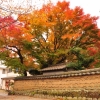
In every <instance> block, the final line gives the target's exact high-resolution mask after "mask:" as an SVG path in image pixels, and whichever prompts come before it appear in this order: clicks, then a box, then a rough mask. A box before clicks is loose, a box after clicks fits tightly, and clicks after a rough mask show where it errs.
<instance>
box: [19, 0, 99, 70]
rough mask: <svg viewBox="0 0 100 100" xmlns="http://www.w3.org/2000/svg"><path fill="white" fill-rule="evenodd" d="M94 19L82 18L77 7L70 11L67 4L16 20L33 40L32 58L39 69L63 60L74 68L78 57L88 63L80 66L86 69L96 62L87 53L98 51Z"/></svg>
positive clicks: (50, 4) (53, 6)
mask: <svg viewBox="0 0 100 100" xmlns="http://www.w3.org/2000/svg"><path fill="white" fill-rule="evenodd" d="M97 19H98V17H95V16H91V15H90V14H85V13H84V12H83V9H82V8H80V7H75V8H74V9H71V8H70V7H69V2H66V1H63V2H58V3H57V4H56V5H53V4H52V3H49V4H47V5H44V6H43V7H42V8H41V9H40V10H35V11H34V12H32V13H31V14H28V15H26V16H25V15H22V16H20V17H19V20H20V21H22V22H23V23H25V27H26V28H27V29H29V30H30V34H32V35H33V37H34V38H33V46H34V47H33V49H32V51H31V52H32V53H31V54H32V56H34V57H35V58H36V62H37V63H38V64H39V65H40V66H41V67H42V68H44V67H48V66H49V65H52V64H59V63H62V62H65V61H66V60H67V62H75V64H76V63H77V62H79V61H81V59H83V57H79V54H80V55H85V56H84V58H87V59H88V62H85V63H87V65H86V64H85V65H83V62H84V61H86V59H84V61H83V62H81V63H82V64H81V65H80V66H81V67H83V68H85V67H89V65H90V64H88V63H92V62H93V61H94V59H95V58H94V56H91V57H90V55H89V53H88V50H89V48H91V47H94V48H97V46H96V45H95V44H96V43H97V42H98V41H99V40H100V37H99V28H98V26H97V22H96V20H97ZM98 43H99V42H98ZM72 51H73V52H72ZM91 52H92V50H91ZM77 53H78V54H77ZM82 53H83V54H82ZM79 59H80V60H79ZM77 66H79V63H78V65H77ZM79 69H81V68H79Z"/></svg>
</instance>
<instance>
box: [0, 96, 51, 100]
mask: <svg viewBox="0 0 100 100" xmlns="http://www.w3.org/2000/svg"><path fill="white" fill-rule="evenodd" d="M0 100H53V99H41V98H34V97H29V96H17V95H13V96H11V95H10V96H9V95H8V96H0Z"/></svg>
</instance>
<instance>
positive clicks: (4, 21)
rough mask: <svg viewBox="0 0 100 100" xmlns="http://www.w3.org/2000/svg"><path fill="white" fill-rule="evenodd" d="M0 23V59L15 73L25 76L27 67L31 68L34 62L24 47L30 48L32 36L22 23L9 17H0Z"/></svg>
mask: <svg viewBox="0 0 100 100" xmlns="http://www.w3.org/2000/svg"><path fill="white" fill-rule="evenodd" d="M0 21H1V24H0V59H1V60H3V63H4V64H5V65H6V66H8V67H10V68H12V69H13V70H14V71H15V72H16V71H17V72H18V73H20V74H21V73H22V74H23V73H24V74H26V70H27V69H28V67H33V62H34V61H33V57H32V56H31V55H30V51H29V50H28V51H27V50H26V49H25V47H26V46H27V44H28V47H30V46H31V43H30V41H31V38H32V37H33V36H32V35H31V34H29V33H28V30H26V29H25V28H24V25H23V23H21V22H19V21H18V20H14V18H13V17H11V16H8V17H4V18H3V17H1V18H0ZM26 41H27V42H26ZM24 45H25V47H24ZM29 45H30V46H29ZM30 49H31V48H30Z"/></svg>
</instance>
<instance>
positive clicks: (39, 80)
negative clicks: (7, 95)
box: [14, 68, 100, 100]
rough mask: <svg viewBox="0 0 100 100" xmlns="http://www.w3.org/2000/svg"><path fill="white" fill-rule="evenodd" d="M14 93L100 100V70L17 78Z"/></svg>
mask: <svg viewBox="0 0 100 100" xmlns="http://www.w3.org/2000/svg"><path fill="white" fill-rule="evenodd" d="M14 92H15V93H19V94H25V93H26V94H27V93H29V94H30V95H32V94H42V95H52V96H64V97H76V98H78V97H81V98H83V97H84V98H100V69H99V68H96V69H89V70H82V71H71V72H65V73H63V74H58V75H38V76H30V77H17V78H15V83H14ZM66 100H67V99H66ZM84 100H85V99H84ZM96 100H97V99H96ZM98 100H99V99H98Z"/></svg>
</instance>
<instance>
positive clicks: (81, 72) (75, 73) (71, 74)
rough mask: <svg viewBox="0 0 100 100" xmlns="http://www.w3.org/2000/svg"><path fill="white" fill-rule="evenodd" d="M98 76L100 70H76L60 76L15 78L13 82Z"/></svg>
mask: <svg viewBox="0 0 100 100" xmlns="http://www.w3.org/2000/svg"><path fill="white" fill-rule="evenodd" d="M97 74H100V68H94V69H86V70H78V71H69V72H64V73H61V74H57V75H56V74H55V75H34V76H27V77H15V78H14V80H31V79H33V80H36V79H52V78H66V77H74V76H85V75H97Z"/></svg>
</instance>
